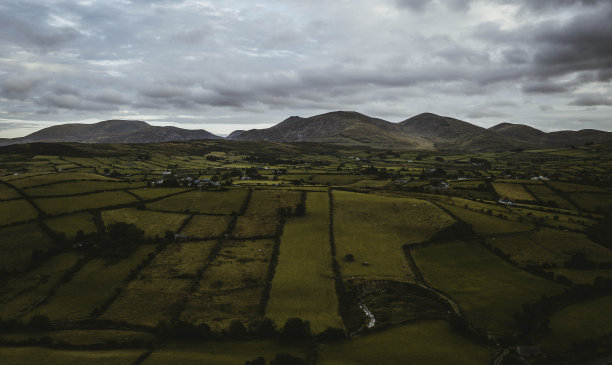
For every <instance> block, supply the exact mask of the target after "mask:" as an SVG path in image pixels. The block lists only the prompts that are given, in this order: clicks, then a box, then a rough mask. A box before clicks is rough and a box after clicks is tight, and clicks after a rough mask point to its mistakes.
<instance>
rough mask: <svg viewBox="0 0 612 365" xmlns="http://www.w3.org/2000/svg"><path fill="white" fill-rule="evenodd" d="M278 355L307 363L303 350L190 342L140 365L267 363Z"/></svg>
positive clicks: (256, 343) (155, 354)
mask: <svg viewBox="0 0 612 365" xmlns="http://www.w3.org/2000/svg"><path fill="white" fill-rule="evenodd" d="M277 353H289V354H292V355H293V356H297V357H300V358H302V359H306V349H304V348H300V347H295V346H291V347H288V346H280V345H277V344H275V343H273V342H270V341H242V342H231V341H227V342H191V343H172V344H170V345H167V346H165V347H162V348H161V349H158V350H155V351H154V352H153V353H152V354H151V356H149V357H148V358H147V359H146V360H145V361H144V363H143V365H162V364H163V365H196V364H197V365H200V364H214V365H239V364H244V363H245V362H246V361H250V360H254V359H256V358H257V357H260V356H262V357H263V358H265V359H266V361H270V360H272V359H273V358H274V356H275V355H276V354H277Z"/></svg>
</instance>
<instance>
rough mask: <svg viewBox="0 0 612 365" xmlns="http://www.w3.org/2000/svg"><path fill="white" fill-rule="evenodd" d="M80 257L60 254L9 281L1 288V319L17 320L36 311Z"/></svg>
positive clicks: (71, 254) (73, 254)
mask: <svg viewBox="0 0 612 365" xmlns="http://www.w3.org/2000/svg"><path fill="white" fill-rule="evenodd" d="M79 257H80V256H79V255H77V254H75V253H64V254H60V255H57V256H55V257H53V258H51V259H50V260H48V261H47V262H45V263H44V264H43V265H41V266H40V267H38V268H37V269H34V270H32V271H30V272H28V273H26V274H22V275H19V276H17V277H14V278H13V279H11V280H8V281H7V282H6V283H5V284H4V285H3V286H2V287H1V288H0V318H13V319H17V318H20V317H21V316H24V315H26V314H27V313H28V312H29V311H31V310H32V309H34V305H35V304H36V303H39V302H40V301H41V300H43V299H44V298H46V297H47V295H48V294H49V291H50V290H51V289H53V288H54V287H55V286H56V285H58V284H59V283H60V280H61V278H62V276H63V275H64V273H65V272H66V271H68V270H69V269H70V268H72V267H73V266H74V265H75V264H76V263H77V260H78V259H79Z"/></svg>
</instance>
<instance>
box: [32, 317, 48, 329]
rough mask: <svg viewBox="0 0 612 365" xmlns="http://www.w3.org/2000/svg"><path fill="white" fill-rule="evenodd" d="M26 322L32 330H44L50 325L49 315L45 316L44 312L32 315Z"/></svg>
mask: <svg viewBox="0 0 612 365" xmlns="http://www.w3.org/2000/svg"><path fill="white" fill-rule="evenodd" d="M28 324H29V326H30V328H31V329H34V330H46V329H49V327H50V326H51V322H50V321H49V317H47V316H45V315H44V314H36V315H34V316H32V317H31V318H30V322H28Z"/></svg>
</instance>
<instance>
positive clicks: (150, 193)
mask: <svg viewBox="0 0 612 365" xmlns="http://www.w3.org/2000/svg"><path fill="white" fill-rule="evenodd" d="M187 191H189V190H188V189H184V188H154V189H153V188H141V189H132V190H130V193H132V194H135V195H136V196H138V197H140V198H141V199H143V200H152V199H158V198H161V197H164V196H168V195H172V194H178V193H184V192H187Z"/></svg>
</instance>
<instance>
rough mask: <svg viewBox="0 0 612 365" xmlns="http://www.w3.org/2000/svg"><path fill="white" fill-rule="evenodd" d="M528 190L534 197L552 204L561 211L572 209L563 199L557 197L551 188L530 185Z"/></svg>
mask: <svg viewBox="0 0 612 365" xmlns="http://www.w3.org/2000/svg"><path fill="white" fill-rule="evenodd" d="M529 190H530V191H531V192H532V193H533V194H534V195H535V197H536V198H537V199H538V200H540V201H542V202H544V203H548V202H554V204H556V205H557V206H558V207H559V208H562V209H574V206H573V205H572V204H571V203H570V202H568V201H567V200H565V199H564V198H562V197H560V196H559V195H557V194H556V193H555V192H554V191H553V190H552V189H551V188H549V187H548V186H546V185H543V184H541V185H530V186H529Z"/></svg>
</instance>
